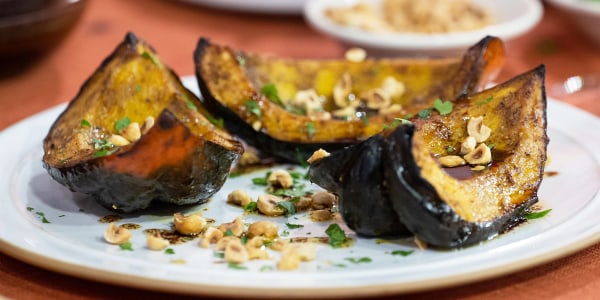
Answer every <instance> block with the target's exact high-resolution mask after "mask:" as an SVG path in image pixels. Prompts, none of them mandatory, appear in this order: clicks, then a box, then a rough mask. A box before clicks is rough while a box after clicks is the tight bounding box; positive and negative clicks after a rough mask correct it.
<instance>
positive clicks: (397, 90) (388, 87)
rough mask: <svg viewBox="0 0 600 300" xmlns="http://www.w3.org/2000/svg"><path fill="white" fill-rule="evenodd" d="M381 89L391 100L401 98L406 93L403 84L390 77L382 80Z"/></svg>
mask: <svg viewBox="0 0 600 300" xmlns="http://www.w3.org/2000/svg"><path fill="white" fill-rule="evenodd" d="M381 88H382V89H383V91H384V92H385V93H386V94H387V95H388V96H389V97H390V98H392V99H393V98H397V97H400V96H402V94H404V92H405V91H406V87H405V86H404V83H402V82H400V81H398V80H396V78H394V77H392V76H388V77H386V78H385V79H384V80H383V83H382V84H381Z"/></svg>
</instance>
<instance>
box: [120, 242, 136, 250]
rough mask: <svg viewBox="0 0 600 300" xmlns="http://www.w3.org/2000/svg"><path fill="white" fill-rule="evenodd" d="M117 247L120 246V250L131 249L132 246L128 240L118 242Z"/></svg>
mask: <svg viewBox="0 0 600 300" xmlns="http://www.w3.org/2000/svg"><path fill="white" fill-rule="evenodd" d="M119 248H121V250H127V251H133V246H132V245H131V242H129V241H127V242H125V243H123V244H120V245H119Z"/></svg>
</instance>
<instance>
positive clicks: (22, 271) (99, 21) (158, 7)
mask: <svg viewBox="0 0 600 300" xmlns="http://www.w3.org/2000/svg"><path fill="white" fill-rule="evenodd" d="M545 9H546V11H545V15H544V18H543V20H542V22H541V23H540V24H539V25H538V26H536V27H535V28H534V29H533V30H532V31H530V32H529V33H528V34H526V35H524V36H522V37H520V38H518V39H516V40H514V41H511V42H510V43H508V44H507V52H508V59H507V64H506V66H505V67H504V69H503V71H502V73H501V74H500V77H499V79H498V80H499V81H502V80H505V79H508V78H510V77H513V76H515V75H517V74H519V73H521V72H523V71H525V70H528V69H530V68H533V67H535V66H537V65H538V64H541V63H544V64H546V67H547V78H546V82H547V91H548V93H549V94H550V95H551V96H556V97H559V98H560V100H562V101H565V102H568V103H570V104H573V105H575V106H578V107H580V108H582V109H584V110H586V111H588V112H590V113H592V114H595V115H596V116H600V101H598V100H597V99H598V98H599V97H600V92H599V91H600V89H595V90H590V91H586V92H581V93H578V94H575V95H571V96H561V95H559V94H558V93H557V92H556V87H557V86H558V85H559V84H560V83H561V82H562V81H563V80H565V79H566V78H568V77H570V76H573V75H588V74H594V73H597V74H600V54H599V53H600V49H598V48H593V46H592V45H591V44H590V43H589V42H588V41H587V40H586V39H585V38H584V37H583V36H581V35H580V34H579V33H578V32H577V31H576V30H575V29H574V28H573V27H571V25H570V24H569V23H568V22H567V20H566V19H565V18H564V16H562V15H561V14H560V13H558V12H557V11H555V10H554V9H552V8H551V7H548V6H546V7H545ZM127 31H133V32H135V33H136V34H137V35H139V36H140V37H142V38H143V39H145V40H147V41H148V42H149V43H150V44H152V45H153V46H154V47H155V48H156V49H157V51H158V52H159V54H160V55H161V57H162V58H163V60H164V61H165V62H166V63H167V64H168V65H170V66H171V67H172V68H173V69H174V70H175V71H176V72H177V73H178V74H179V75H192V74H193V72H194V70H193V63H192V52H193V49H194V47H195V45H196V42H197V40H198V38H199V37H201V36H206V37H209V38H211V39H212V40H214V41H215V42H218V43H223V44H229V45H232V46H234V47H236V48H241V49H245V50H247V51H252V52H268V53H273V54H276V55H281V56H288V57H316V58H331V57H341V56H342V55H343V53H344V50H345V47H344V45H342V44H340V43H339V42H337V41H336V40H333V39H331V38H328V37H325V36H323V35H320V34H319V33H317V32H315V31H313V30H312V29H311V28H310V27H308V26H307V25H306V23H305V22H304V20H303V19H302V18H301V17H300V16H272V15H258V14H245V13H236V12H226V11H219V10H214V9H209V8H206V7H200V6H194V5H190V4H185V3H182V2H179V1H165V0H143V1H142V0H129V1H119V0H89V1H88V5H87V9H86V11H85V13H84V15H83V17H82V19H81V20H80V22H79V23H78V25H77V26H76V27H75V28H74V30H73V31H72V32H71V34H70V35H69V36H68V37H67V39H66V40H65V41H64V42H63V43H62V44H61V45H60V46H59V47H58V48H56V49H55V50H54V51H52V52H51V53H50V54H49V55H47V56H46V57H44V58H43V59H42V60H41V61H40V62H39V63H38V64H36V65H34V66H32V67H29V68H27V69H25V70H23V71H22V72H19V73H17V74H13V75H11V76H4V77H0V112H1V113H0V130H1V129H4V128H6V127H8V126H10V125H11V124H13V123H15V122H17V121H19V120H21V119H23V118H25V117H27V116H30V115H32V114H35V113H37V112H40V111H42V110H45V109H47V108H50V107H52V106H55V105H57V104H59V103H63V102H66V101H68V100H70V99H72V98H73V97H74V96H75V94H76V93H77V91H78V89H79V87H80V85H81V84H82V83H83V81H84V80H85V79H86V78H87V77H88V76H89V75H90V74H91V73H92V72H93V71H94V70H95V68H96V67H97V66H98V65H99V64H100V62H101V61H102V60H103V59H104V58H105V57H106V56H107V55H108V54H109V53H110V52H111V51H112V50H113V48H114V47H115V46H116V45H117V44H118V43H119V42H120V41H121V39H122V38H123V36H124V34H125V33H126V32H127ZM0 68H1V66H0ZM0 230H10V229H8V228H0ZM7 254H8V255H7ZM10 254H11V253H5V254H0V298H1V297H2V296H4V297H8V298H15V299H103V298H153V297H156V298H165V297H169V296H172V295H169V294H165V293H161V292H155V291H146V290H137V289H133V288H127V287H121V286H113V285H107V284H103V283H98V282H93V281H88V280H84V279H79V278H74V277H70V276H67V275H62V274H58V273H54V272H52V271H47V270H44V269H41V268H38V267H35V266H31V265H28V264H26V263H23V262H20V261H18V260H15V259H14V258H12V257H11V256H10ZM178 297H179V298H180V299H181V298H187V296H178ZM392 298H394V297H393V296H391V295H382V297H381V298H378V299H392ZM406 298H407V299H455V298H461V299H531V298H544V299H600V244H595V245H593V246H591V247H589V248H587V249H584V250H581V251H579V252H577V253H575V254H572V255H570V256H567V257H564V258H561V259H558V260H556V261H553V262H550V263H547V264H544V265H541V266H537V267H534V268H530V269H527V270H524V271H520V272H517V273H514V274H510V275H506V276H503V277H499V278H494V279H489V280H485V281H481V282H477V283H472V284H468V285H464V286H456V287H450V288H446V289H441V290H433V291H426V292H422V293H417V294H411V295H407V296H406Z"/></svg>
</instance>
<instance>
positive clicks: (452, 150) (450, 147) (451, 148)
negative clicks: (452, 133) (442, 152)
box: [446, 146, 456, 153]
mask: <svg viewBox="0 0 600 300" xmlns="http://www.w3.org/2000/svg"><path fill="white" fill-rule="evenodd" d="M446 151H448V152H449V153H452V152H454V151H456V148H454V147H452V146H448V147H446Z"/></svg>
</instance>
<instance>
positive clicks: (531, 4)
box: [304, 0, 543, 56]
mask: <svg viewBox="0 0 600 300" xmlns="http://www.w3.org/2000/svg"><path fill="white" fill-rule="evenodd" d="M359 1H361V0H308V2H307V3H306V6H305V7H304V16H305V18H306V20H307V21H308V23H309V24H310V25H311V26H312V27H314V28H315V29H316V30H318V31H320V32H322V33H324V34H327V35H331V36H333V37H335V38H338V39H340V40H342V41H344V42H345V43H347V44H349V45H351V46H359V47H362V48H365V49H367V50H369V52H371V53H375V54H377V55H386V56H388V55H403V56H449V55H461V54H462V53H464V51H465V50H466V49H467V48H468V47H470V46H471V45H474V44H475V43H477V42H478V41H479V40H480V39H482V38H484V37H485V36H487V35H493V36H497V37H500V38H502V39H503V40H504V41H508V40H510V39H512V38H515V37H517V36H519V35H521V34H523V33H525V32H527V31H528V30H530V29H531V28H532V27H533V26H535V25H536V24H537V23H538V22H539V21H540V20H541V18H542V15H543V7H542V4H541V3H540V1H539V0H504V1H495V0H473V1H472V2H473V3H476V4H478V5H480V6H481V7H484V8H488V9H489V11H490V12H491V13H492V14H493V16H494V18H495V19H496V22H495V23H493V24H491V25H489V26H486V27H484V28H481V29H479V30H473V31H465V32H452V33H436V34H417V33H400V32H398V33H374V32H368V31H364V30H361V29H358V28H351V27H347V26H342V25H339V24H335V23H334V22H333V21H331V20H329V19H328V18H327V17H326V16H325V14H324V12H325V10H326V9H327V8H331V7H344V6H351V5H353V4H355V3H357V2H359ZM380 2H381V1H380V0H374V1H369V3H373V4H375V5H379V3H380Z"/></svg>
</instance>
